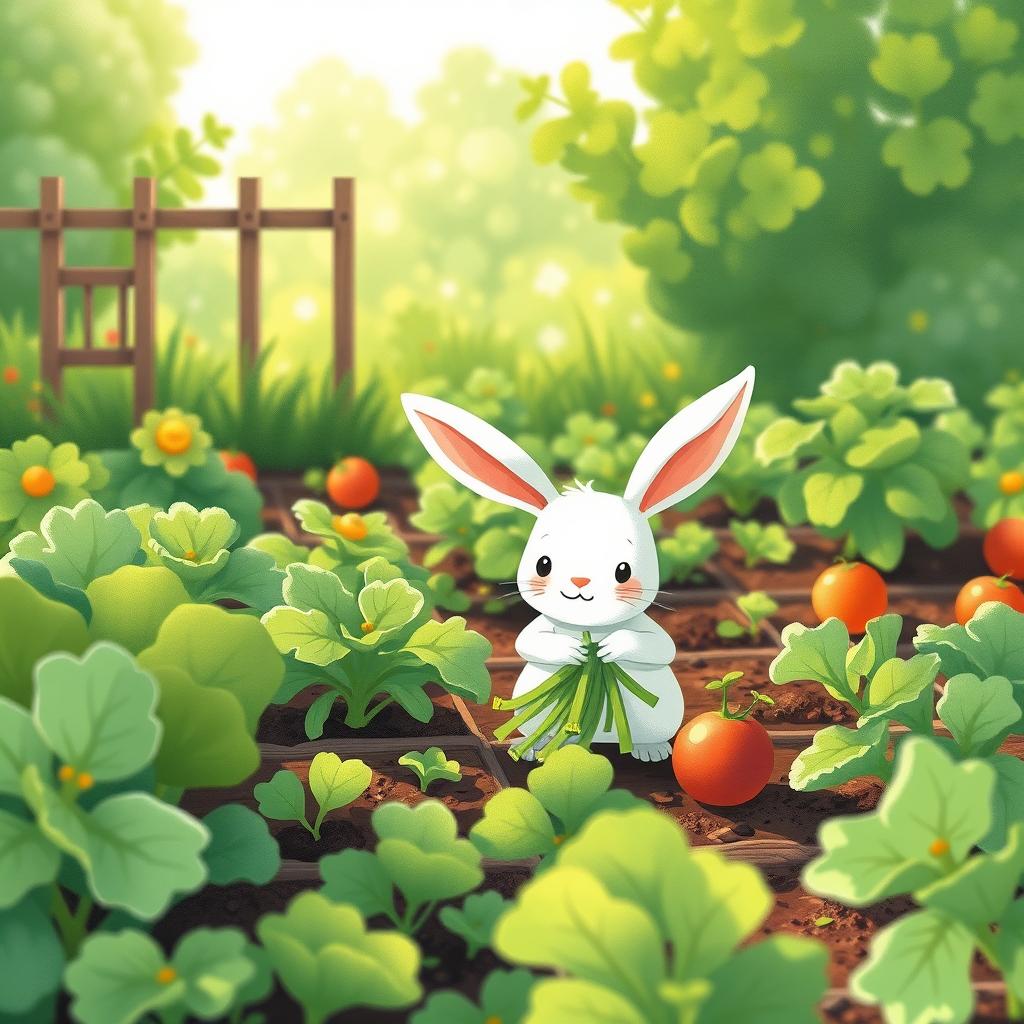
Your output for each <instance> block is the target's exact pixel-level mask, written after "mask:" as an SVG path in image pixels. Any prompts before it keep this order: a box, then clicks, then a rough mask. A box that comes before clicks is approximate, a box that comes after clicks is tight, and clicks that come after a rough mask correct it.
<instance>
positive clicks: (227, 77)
mask: <svg viewBox="0 0 1024 1024" xmlns="http://www.w3.org/2000/svg"><path fill="white" fill-rule="evenodd" d="M179 4H180V6H181V7H183V8H184V9H185V10H186V12H187V15H188V25H189V31H190V34H191V35H192V37H193V39H195V40H196V42H197V43H198V45H199V49H200V55H199V59H198V61H197V62H196V63H195V64H194V65H192V67H190V68H188V69H186V71H185V72H184V74H183V81H182V87H181V90H180V92H179V93H178V96H177V98H176V101H175V105H176V107H177V109H178V112H179V116H180V118H181V119H182V121H183V122H184V123H185V124H191V125H194V124H197V123H198V122H199V119H200V118H201V117H202V115H203V114H204V113H205V112H206V111H213V112H215V113H216V114H217V115H218V116H219V117H220V118H222V119H223V120H224V121H226V122H227V123H228V124H230V125H233V126H235V127H236V128H237V129H238V134H239V135H240V136H242V140H244V137H245V136H246V135H247V134H248V130H249V129H250V128H251V127H253V125H256V124H260V123H265V122H268V121H270V120H271V119H272V118H273V116H274V101H275V99H276V98H277V96H278V95H279V94H280V93H281V92H282V91H283V90H284V89H285V88H286V87H287V86H288V85H289V84H290V82H291V81H292V79H293V78H294V77H295V75H296V73H297V72H298V71H300V70H301V69H302V68H304V67H306V66H307V65H309V64H311V63H313V62H314V61H316V60H318V59H320V58H322V57H328V56H331V57H339V58H341V59H342V60H344V61H345V62H346V63H347V64H349V65H350V66H351V67H352V68H353V70H355V71H357V72H359V73H362V74H368V75H373V76H374V77H376V78H378V79H380V80H381V81H382V82H384V83H385V84H386V85H387V86H388V87H389V88H390V90H391V93H392V97H393V105H394V109H395V111H396V113H398V114H400V115H402V116H405V117H408V118H413V117H415V116H416V107H415V97H416V93H417V91H418V90H419V88H420V86H422V85H423V84H424V83H426V82H428V81H430V80H431V79H432V78H435V77H436V75H437V73H438V71H439V69H440V65H441V61H442V59H443V57H444V56H445V54H447V53H448V52H449V51H451V50H453V49H457V48H458V47H459V46H463V45H467V44H478V45H481V46H483V47H485V48H486V49H487V50H489V51H490V52H491V53H493V54H494V55H495V57H496V58H497V60H498V62H499V63H500V64H502V65H504V66H507V67H510V68H513V69H521V70H523V71H525V72H531V73H534V74H538V73H540V72H542V71H547V72H549V73H552V74H556V73H557V72H558V71H559V70H560V69H561V68H562V66H563V65H564V64H566V63H567V62H568V61H570V60H573V59H577V58H579V59H582V60H585V61H586V62H587V63H588V64H589V65H590V67H591V70H592V72H593V76H594V81H595V83H596V84H597V86H598V88H599V89H600V90H601V91H602V92H604V93H606V94H607V95H609V96H616V97H621V98H624V99H632V100H634V101H635V100H636V99H637V98H638V90H637V89H636V86H635V84H634V83H633V80H632V78H631V76H630V73H629V66H628V65H626V64H621V63H619V62H617V61H613V60H611V58H610V57H609V56H608V47H609V44H610V43H611V41H612V40H613V39H615V38H616V37H617V36H618V35H621V34H622V33H623V32H626V31H628V30H629V28H630V22H629V19H628V18H627V17H626V15H625V14H624V12H623V11H622V10H621V9H619V8H617V7H615V6H613V5H612V4H611V3H609V2H608V0H179ZM242 140H239V142H237V143H236V145H240V144H241V141H242Z"/></svg>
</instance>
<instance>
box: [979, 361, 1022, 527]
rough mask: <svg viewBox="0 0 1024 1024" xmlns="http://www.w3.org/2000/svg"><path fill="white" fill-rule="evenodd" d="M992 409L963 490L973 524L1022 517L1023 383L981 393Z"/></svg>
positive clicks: (991, 523) (986, 524) (986, 523)
mask: <svg viewBox="0 0 1024 1024" xmlns="http://www.w3.org/2000/svg"><path fill="white" fill-rule="evenodd" d="M985 401H986V403H987V404H988V405H989V406H990V407H991V408H993V409H995V410H996V416H995V419H994V420H993V421H992V430H991V432H990V434H989V435H988V437H987V438H986V439H985V444H984V448H983V451H982V455H981V458H979V459H977V460H975V461H974V462H973V463H972V464H971V483H970V485H969V486H968V488H967V493H968V495H969V496H970V498H971V500H972V501H973V503H974V509H973V512H972V515H973V519H974V522H975V524H976V525H978V526H981V527H983V528H986V529H987V528H988V527H990V526H994V525H995V524H996V523H998V522H999V520H1000V519H1006V518H1021V517H1024V383H1021V382H1020V381H1017V382H1014V383H1005V384H999V385H997V386H996V387H994V388H993V389H992V390H991V391H990V392H989V393H988V395H986V396H985Z"/></svg>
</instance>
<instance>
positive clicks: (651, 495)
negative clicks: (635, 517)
mask: <svg viewBox="0 0 1024 1024" xmlns="http://www.w3.org/2000/svg"><path fill="white" fill-rule="evenodd" d="M746 390H747V389H746V388H745V387H744V388H743V389H742V390H741V391H740V393H739V394H738V395H737V396H736V397H735V398H734V399H733V400H732V403H731V404H730V406H729V408H728V409H726V410H725V412H724V413H722V415H721V416H720V417H719V418H718V419H717V420H715V422H714V423H712V424H711V426H710V427H708V428H707V430H705V431H704V432H703V433H702V434H698V435H697V436H696V437H695V438H693V440H692V441H687V442H686V444H684V445H683V447H682V448H680V449H679V451H677V452H676V453H675V455H673V456H672V457H671V458H670V459H669V460H668V462H666V463H665V465H664V466H662V467H661V469H660V470H659V472H658V475H657V476H656V477H655V478H654V479H653V480H652V481H651V485H650V487H648V488H647V492H646V493H645V494H644V496H643V500H642V501H641V502H640V511H641V512H646V511H647V510H648V509H649V508H653V507H654V506H655V505H657V504H658V503H659V502H661V501H664V500H665V499H666V498H668V497H671V495H673V494H675V493H676V492H677V491H681V490H682V489H683V488H684V487H686V486H687V484H691V483H693V481H694V480H697V479H699V478H700V477H701V476H703V475H704V474H705V473H706V472H707V471H708V470H709V469H710V468H711V466H712V465H713V464H714V461H715V459H716V458H718V453H719V452H720V451H721V450H722V445H724V444H725V440H726V438H727V437H728V436H729V431H730V430H731V429H732V425H733V423H735V422H736V417H737V416H738V415H739V412H740V407H741V405H742V404H743V395H744V394H745V392H746Z"/></svg>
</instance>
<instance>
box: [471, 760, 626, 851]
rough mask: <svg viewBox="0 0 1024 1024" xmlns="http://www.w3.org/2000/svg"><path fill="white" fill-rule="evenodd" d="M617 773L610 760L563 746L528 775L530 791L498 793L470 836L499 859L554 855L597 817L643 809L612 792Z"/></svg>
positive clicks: (619, 792)
mask: <svg viewBox="0 0 1024 1024" xmlns="http://www.w3.org/2000/svg"><path fill="white" fill-rule="evenodd" d="M612 774H613V773H612V764H611V761H609V760H608V758H606V757H602V756H601V755H600V754H593V753H591V752H590V751H589V750H584V749H583V748H582V747H579V746H576V745H575V744H570V745H568V746H564V747H561V748H559V749H558V750H556V751H555V752H554V753H553V754H552V755H551V756H550V757H549V758H548V759H547V760H546V761H545V762H544V764H542V765H540V766H539V767H537V768H534V769H533V770H532V771H531V772H530V773H529V775H527V776H526V787H527V788H526V789H520V788H517V787H513V788H510V789H503V790H501V791H500V792H498V793H495V794H494V796H492V797H491V799H490V800H488V801H487V803H486V804H484V814H483V817H482V818H481V819H480V820H479V821H478V822H477V823H476V824H475V825H474V826H473V828H472V829H470V833H469V838H470V840H471V841H472V842H473V844H474V845H475V846H476V848H477V849H478V850H479V851H480V852H481V853H482V854H483V855H484V856H485V857H491V858H494V859H495V860H521V859H525V858H527V857H543V858H548V857H551V856H552V855H553V854H554V853H555V852H556V851H557V850H558V848H559V847H560V846H561V845H562V843H564V842H565V840H566V839H567V838H569V837H570V836H574V835H575V834H576V833H577V832H579V830H580V829H581V828H582V827H583V825H584V823H585V822H586V821H587V819H588V818H590V817H591V816H592V815H594V814H596V813H598V812H599V811H605V810H610V809H616V810H623V809H626V808H630V807H635V806H637V805H638V803H639V801H638V800H637V798H636V797H634V796H633V794H632V793H630V792H629V791H628V790H624V789H612V788H611V784H612Z"/></svg>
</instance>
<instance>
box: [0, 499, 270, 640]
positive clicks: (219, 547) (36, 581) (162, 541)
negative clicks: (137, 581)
mask: <svg viewBox="0 0 1024 1024" xmlns="http://www.w3.org/2000/svg"><path fill="white" fill-rule="evenodd" d="M238 535H239V528H238V524H237V523H235V521H234V520H233V519H232V518H231V517H230V516H229V515H228V513H227V512H225V511H224V510H223V509H210V508H208V509H203V511H202V512H200V511H199V510H198V509H195V508H193V507H192V506H191V505H187V504H185V503H183V502H177V503H175V504H173V505H172V506H171V507H170V509H169V510H168V511H167V512H161V511H159V510H158V509H155V508H153V507H151V506H148V505H138V506H135V507H134V508H130V509H127V510H124V511H123V510H120V509H114V510H112V511H110V512H104V510H103V506H102V505H100V504H99V503H98V502H96V501H92V500H89V499H87V500H85V501H81V502H79V503H78V504H77V505H76V506H75V507H74V508H73V509H67V508H54V509H51V510H50V511H49V512H48V513H47V514H46V515H45V516H44V517H43V521H42V523H41V524H40V526H39V530H38V532H26V533H22V534H19V535H18V536H17V537H15V538H14V539H13V540H12V541H11V551H10V554H9V555H8V556H7V557H5V558H4V560H3V562H4V563H6V564H9V565H10V567H11V568H12V569H13V570H14V571H15V572H16V573H17V574H18V575H19V576H21V577H22V578H23V579H25V580H27V581H28V582H29V583H31V584H32V585H33V586H34V587H35V588H36V589H37V590H39V592H40V593H42V594H45V595H46V596H47V597H51V598H53V599H54V600H57V601H63V602H64V603H65V604H68V605H70V606H71V607H72V608H75V609H76V610H77V611H79V612H80V613H81V614H82V616H83V617H84V618H85V619H86V621H91V619H92V605H91V604H90V602H89V599H88V597H87V596H86V591H87V590H88V588H89V586H90V585H91V584H92V583H94V582H95V581H96V580H98V579H100V578H101V577H103V576H107V575H110V574H111V573H113V572H115V571H116V570H117V569H120V568H123V567H124V566H126V565H142V564H144V565H153V566H156V565H160V566H163V567H164V568H166V569H169V570H170V571H171V572H173V573H174V575H175V576H177V577H178V579H179V580H180V581H181V583H182V585H183V587H184V588H185V592H186V593H187V595H188V598H189V600H191V601H193V602H195V603H197V604H212V603H213V602H215V601H221V600H225V599H229V600H232V601H237V602H240V603H241V604H244V605H246V606H248V607H250V608H252V609H254V610H255V611H256V612H258V613H263V612H266V611H269V609H270V608H272V607H274V605H276V604H280V602H281V584H282V582H283V580H284V573H283V572H281V571H280V570H279V569H278V568H277V567H276V565H275V563H274V560H273V558H272V557H271V556H270V555H268V554H265V553H263V552H261V551H257V550H254V549H251V548H244V547H243V548H236V547H235V544H236V541H237V540H238Z"/></svg>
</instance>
